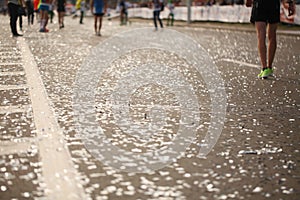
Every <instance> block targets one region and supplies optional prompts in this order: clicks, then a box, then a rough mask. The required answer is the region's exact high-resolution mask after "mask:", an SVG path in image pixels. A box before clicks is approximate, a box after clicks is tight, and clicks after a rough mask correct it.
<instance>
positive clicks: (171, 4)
mask: <svg viewBox="0 0 300 200" xmlns="http://www.w3.org/2000/svg"><path fill="white" fill-rule="evenodd" d="M167 7H168V9H169V11H170V13H169V15H168V21H167V26H169V24H170V23H169V22H170V18H171V26H173V23H174V8H175V6H174V4H173V3H172V0H169V1H168V6H167Z"/></svg>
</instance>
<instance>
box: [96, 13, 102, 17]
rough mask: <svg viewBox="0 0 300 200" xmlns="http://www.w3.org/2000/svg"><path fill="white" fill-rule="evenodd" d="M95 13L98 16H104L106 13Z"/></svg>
mask: <svg viewBox="0 0 300 200" xmlns="http://www.w3.org/2000/svg"><path fill="white" fill-rule="evenodd" d="M94 15H95V16H97V17H102V16H103V15H104V13H95V14H94Z"/></svg>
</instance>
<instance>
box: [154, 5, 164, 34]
mask: <svg viewBox="0 0 300 200" xmlns="http://www.w3.org/2000/svg"><path fill="white" fill-rule="evenodd" d="M152 4H153V21H154V26H155V30H156V31H157V23H156V20H158V21H159V24H160V27H161V28H163V23H162V21H161V19H160V17H159V15H160V11H162V8H163V0H153V1H152Z"/></svg>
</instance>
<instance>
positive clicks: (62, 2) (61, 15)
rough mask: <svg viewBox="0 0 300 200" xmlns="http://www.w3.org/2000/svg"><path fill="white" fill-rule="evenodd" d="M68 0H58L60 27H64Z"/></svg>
mask: <svg viewBox="0 0 300 200" xmlns="http://www.w3.org/2000/svg"><path fill="white" fill-rule="evenodd" d="M65 6H66V0H57V12H58V24H59V28H60V29H61V28H64V27H65V25H64V16H65V12H66V9H65Z"/></svg>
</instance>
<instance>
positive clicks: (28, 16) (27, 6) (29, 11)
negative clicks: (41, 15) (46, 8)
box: [26, 0, 34, 26]
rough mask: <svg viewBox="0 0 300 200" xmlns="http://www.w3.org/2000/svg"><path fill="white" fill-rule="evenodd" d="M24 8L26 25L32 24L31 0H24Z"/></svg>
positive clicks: (32, 9)
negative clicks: (25, 10)
mask: <svg viewBox="0 0 300 200" xmlns="http://www.w3.org/2000/svg"><path fill="white" fill-rule="evenodd" d="M26 8H27V19H28V26H29V25H30V24H33V20H34V8H33V0H26Z"/></svg>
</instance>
